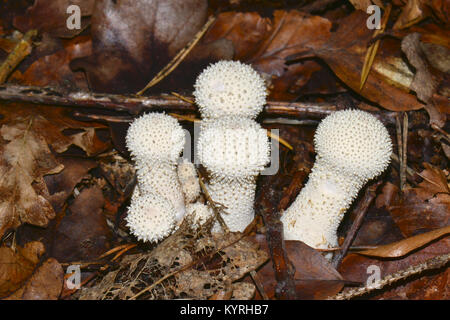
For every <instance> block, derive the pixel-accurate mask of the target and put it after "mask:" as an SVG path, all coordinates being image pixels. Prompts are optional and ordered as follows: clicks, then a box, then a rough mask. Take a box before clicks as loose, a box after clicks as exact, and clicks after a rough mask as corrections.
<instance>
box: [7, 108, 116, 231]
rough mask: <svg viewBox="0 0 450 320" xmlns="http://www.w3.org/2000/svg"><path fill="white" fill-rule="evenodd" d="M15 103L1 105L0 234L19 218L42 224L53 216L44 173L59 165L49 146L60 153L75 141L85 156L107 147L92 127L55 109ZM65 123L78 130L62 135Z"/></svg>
mask: <svg viewBox="0 0 450 320" xmlns="http://www.w3.org/2000/svg"><path fill="white" fill-rule="evenodd" d="M15 108H17V105H8V106H2V109H1V110H0V114H2V115H3V118H2V119H1V121H0V125H1V127H0V173H1V176H2V177H3V179H2V180H1V182H0V236H1V235H3V234H4V232H5V231H6V230H7V229H10V228H16V227H18V226H19V225H21V224H22V223H29V224H33V225H37V226H46V225H47V223H48V221H49V219H52V218H53V217H54V215H55V212H54V210H53V207H52V205H51V204H50V202H49V200H48V199H46V197H45V196H46V195H48V194H49V192H48V190H47V187H46V185H45V182H44V180H43V177H44V176H45V175H49V174H55V173H58V172H61V170H63V165H61V164H60V163H59V162H58V161H57V160H56V158H55V156H54V154H53V152H52V150H54V151H56V152H64V151H66V150H67V149H68V148H69V146H71V145H72V144H74V145H77V146H79V147H81V148H83V149H84V150H85V151H86V152H87V153H88V154H89V155H90V154H92V153H97V152H99V151H101V150H104V149H106V148H107V147H108V144H106V143H104V142H101V141H100V140H99V139H98V138H97V136H96V133H95V128H94V127H86V125H85V124H83V125H81V123H78V122H76V121H71V120H70V119H69V118H67V116H66V117H65V118H63V117H62V114H61V113H60V110H55V108H50V109H42V108H39V107H36V106H33V107H31V108H27V107H25V106H21V107H20V108H19V109H18V110H17V109H16V110H15ZM49 110H51V111H49ZM43 111H45V113H44V112H43ZM46 116H47V117H46ZM50 120H51V121H50ZM75 124H77V125H78V126H75ZM83 127H84V128H83ZM68 128H76V129H81V132H77V133H75V134H73V135H65V134H64V133H63V130H65V129H68ZM82 128H83V129H82ZM50 148H51V149H52V150H51V149H50Z"/></svg>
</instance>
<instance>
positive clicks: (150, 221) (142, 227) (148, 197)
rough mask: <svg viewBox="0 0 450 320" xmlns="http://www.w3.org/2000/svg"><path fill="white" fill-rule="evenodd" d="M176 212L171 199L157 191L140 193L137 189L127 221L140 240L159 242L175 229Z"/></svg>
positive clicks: (129, 208)
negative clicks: (156, 192)
mask: <svg viewBox="0 0 450 320" xmlns="http://www.w3.org/2000/svg"><path fill="white" fill-rule="evenodd" d="M175 214H176V212H175V209H174V208H173V206H172V205H171V203H170V201H169V200H167V199H165V198H163V197H161V195H158V194H155V193H145V194H140V192H139V191H138V189H135V193H134V194H133V197H132V200H131V204H130V206H129V207H128V215H127V217H126V221H127V226H128V227H129V228H130V231H131V233H132V234H134V235H135V236H136V237H137V239H138V240H142V241H144V242H146V241H150V242H158V241H160V240H162V239H164V238H165V237H167V236H168V235H170V234H171V233H172V231H174V229H175V226H176V222H175Z"/></svg>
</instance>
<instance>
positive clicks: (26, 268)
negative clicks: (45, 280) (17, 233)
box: [0, 242, 44, 298]
mask: <svg viewBox="0 0 450 320" xmlns="http://www.w3.org/2000/svg"><path fill="white" fill-rule="evenodd" d="M43 253H44V246H43V244H42V243H40V242H29V243H27V244H26V245H25V246H24V247H23V248H21V247H18V248H16V250H13V249H12V248H8V247H0V298H4V297H6V296H8V295H10V294H11V293H13V292H14V291H16V290H17V289H19V288H20V287H21V286H22V284H23V283H24V282H25V281H26V280H27V279H28V278H29V277H30V276H31V274H32V273H33V271H34V269H35V267H36V265H37V263H38V262H39V258H40V257H41V255H42V254H43Z"/></svg>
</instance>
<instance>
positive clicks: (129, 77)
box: [71, 0, 207, 93]
mask: <svg viewBox="0 0 450 320" xmlns="http://www.w3.org/2000/svg"><path fill="white" fill-rule="evenodd" d="M206 14H207V2H206V1H205V0H174V1H165V0H151V1H147V0H138V1H136V0H118V1H110V0H98V1H96V2H95V6H94V11H93V15H92V32H91V33H92V42H93V53H92V55H91V56H89V57H86V58H80V59H76V60H74V61H73V62H72V64H71V66H72V68H73V69H83V70H84V71H85V72H86V75H87V77H88V81H89V85H90V87H91V88H92V90H94V91H96V92H109V93H125V92H126V93H130V92H137V91H139V90H140V89H142V88H143V87H144V86H145V85H146V84H147V83H148V82H149V81H150V80H151V79H152V77H153V76H154V75H155V74H156V73H157V72H159V71H160V70H161V69H162V68H163V67H164V66H165V65H166V64H167V63H168V62H169V61H170V59H171V58H172V57H173V56H175V54H176V53H177V52H178V51H179V50H180V49H182V48H183V47H184V46H185V45H186V44H187V43H188V42H189V41H190V40H192V38H193V37H194V35H195V34H196V33H197V32H198V31H199V30H200V28H201V27H202V26H203V24H204V23H205V21H206Z"/></svg>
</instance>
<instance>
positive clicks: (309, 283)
mask: <svg viewBox="0 0 450 320" xmlns="http://www.w3.org/2000/svg"><path fill="white" fill-rule="evenodd" d="M285 245H286V254H287V256H288V258H289V260H290V261H291V263H292V265H293V267H294V268H295V274H294V281H295V289H296V295H297V298H298V299H325V298H326V297H328V296H332V295H335V294H337V293H338V292H339V291H340V290H341V289H342V287H343V286H344V279H343V278H342V276H341V275H340V274H339V272H337V271H336V269H334V268H333V267H332V266H331V264H330V262H329V261H328V260H327V259H325V258H324V256H323V255H322V254H321V253H319V252H318V251H316V250H314V249H313V248H311V247H309V246H307V245H306V244H304V243H303V242H301V241H285ZM258 275H259V277H260V278H261V279H263V280H262V281H263V287H264V291H265V293H266V294H267V295H268V297H269V298H271V299H272V298H274V296H275V292H274V291H275V285H276V282H275V277H274V270H273V265H272V263H271V262H270V261H269V262H268V263H267V264H265V265H264V267H263V268H261V269H260V270H259V271H258Z"/></svg>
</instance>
